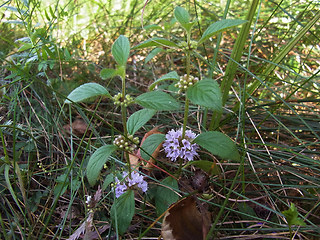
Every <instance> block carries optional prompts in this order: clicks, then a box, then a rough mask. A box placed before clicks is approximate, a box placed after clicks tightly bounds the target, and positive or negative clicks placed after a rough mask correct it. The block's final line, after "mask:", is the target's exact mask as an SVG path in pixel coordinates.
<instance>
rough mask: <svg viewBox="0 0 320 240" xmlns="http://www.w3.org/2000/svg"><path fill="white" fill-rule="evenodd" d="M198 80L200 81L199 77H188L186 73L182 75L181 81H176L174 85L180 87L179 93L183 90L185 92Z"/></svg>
mask: <svg viewBox="0 0 320 240" xmlns="http://www.w3.org/2000/svg"><path fill="white" fill-rule="evenodd" d="M198 81H199V78H197V77H194V76H191V75H190V76H189V78H188V75H187V74H185V75H184V76H181V77H180V80H179V82H178V83H176V84H175V85H174V86H175V87H177V88H179V93H181V92H185V91H186V90H187V89H188V87H190V86H192V85H193V84H195V83H196V82H198Z"/></svg>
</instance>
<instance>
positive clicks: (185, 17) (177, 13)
mask: <svg viewBox="0 0 320 240" xmlns="http://www.w3.org/2000/svg"><path fill="white" fill-rule="evenodd" d="M174 17H175V18H176V19H177V20H178V22H179V23H180V24H181V26H182V27H183V28H184V29H185V30H186V31H187V32H189V31H190V30H191V28H192V27H193V26H194V24H195V23H196V21H194V22H190V15H189V13H188V11H187V10H185V9H184V8H183V7H179V6H178V7H176V8H175V9H174Z"/></svg>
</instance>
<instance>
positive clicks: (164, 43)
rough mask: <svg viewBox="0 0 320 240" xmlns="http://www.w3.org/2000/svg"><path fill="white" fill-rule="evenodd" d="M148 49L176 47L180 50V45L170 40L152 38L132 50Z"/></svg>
mask: <svg viewBox="0 0 320 240" xmlns="http://www.w3.org/2000/svg"><path fill="white" fill-rule="evenodd" d="M147 47H176V48H178V45H177V44H175V43H174V42H171V41H170V40H168V39H165V38H159V37H155V38H150V39H148V40H146V41H144V42H142V43H140V44H138V45H137V46H135V47H133V48H132V49H142V48H147Z"/></svg>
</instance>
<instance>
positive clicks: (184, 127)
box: [182, 32, 190, 139]
mask: <svg viewBox="0 0 320 240" xmlns="http://www.w3.org/2000/svg"><path fill="white" fill-rule="evenodd" d="M187 46H188V48H189V49H188V50H187V51H186V54H187V59H186V72H187V79H189V77H190V32H187ZM188 115H189V99H188V97H187V93H186V94H185V104H184V118H183V125H182V139H183V138H184V136H185V133H186V128H187V123H188Z"/></svg>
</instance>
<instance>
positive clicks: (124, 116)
mask: <svg viewBox="0 0 320 240" xmlns="http://www.w3.org/2000/svg"><path fill="white" fill-rule="evenodd" d="M119 69H120V70H121V76H120V77H121V80H122V89H121V90H122V101H123V100H124V99H125V97H126V68H125V66H121V67H119ZM121 117H122V126H123V136H124V137H125V138H128V130H127V107H126V106H125V105H121ZM124 154H125V159H126V160H127V165H128V171H129V177H131V164H130V158H129V153H128V152H127V151H125V152H124Z"/></svg>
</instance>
